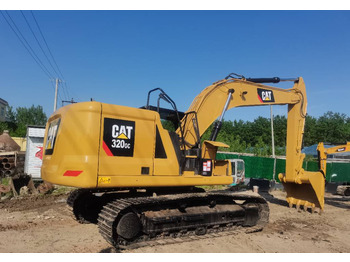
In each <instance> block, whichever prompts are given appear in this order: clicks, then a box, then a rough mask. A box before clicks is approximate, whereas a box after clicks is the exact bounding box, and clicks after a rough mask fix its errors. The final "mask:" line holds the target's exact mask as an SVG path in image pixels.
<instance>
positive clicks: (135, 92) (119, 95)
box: [0, 9, 350, 121]
mask: <svg viewBox="0 0 350 262" xmlns="http://www.w3.org/2000/svg"><path fill="white" fill-rule="evenodd" d="M32 14H34V17H35V19H36V21H37V23H38V25H39V27H40V30H41V32H42V34H43V36H44V38H45V41H46V44H47V46H48V47H49V50H50V52H51V54H52V56H53V58H54V60H53V59H52V57H51V55H50V53H49V51H48V49H47V47H46V44H45V42H44V40H43V38H42V37H41V34H40V31H39V30H38V27H37V25H36V23H35V20H34V18H33V15H32ZM3 15H4V16H5V17H6V18H7V21H9V22H10V23H11V20H10V18H9V16H8V15H10V17H11V19H12V20H13V21H14V23H15V24H16V26H17V28H18V29H19V30H20V32H21V34H22V35H23V36H24V37H25V39H26V40H25V41H27V42H28V43H29V44H30V46H31V48H32V49H33V50H34V52H35V54H36V55H37V56H38V57H39V59H40V61H41V62H42V64H43V65H44V66H45V68H47V71H49V76H48V74H47V72H45V70H43V69H42V68H41V67H39V65H38V64H37V63H36V62H35V60H34V59H33V58H32V56H31V55H30V54H29V52H28V51H27V49H26V48H25V47H24V46H23V44H22V43H21V42H20V40H19V39H18V38H17V36H16V34H15V33H14V32H13V31H12V29H11V28H10V26H9V25H8V23H7V22H6V20H5V19H4V16H3ZM24 17H25V18H26V19H27V21H28V23H29V25H30V27H29V26H28V24H27V22H26V20H25V18H24ZM12 26H13V28H15V27H14V25H13V24H12ZM30 28H31V29H32V31H33V32H34V34H35V35H36V37H37V39H38V41H39V43H40V44H41V47H42V48H43V50H44V51H45V53H46V56H47V57H45V55H44V54H43V52H42V50H41V48H40V46H39V45H38V43H37V41H36V39H35V38H34V36H33V34H32V32H31V29H30ZM349 28H350V11H342V10H340V11H327V10H326V11H290V10H285V11H253V10H248V11H234V10H232V11H228V10H226V11H215V10H208V11H206V10H203V11H199V10H198V11H172V10H166V11H165V10H163V11H146V10H144V11H136V10H131V11H96V10H90V11H55V10H52V11H40V10H34V11H32V12H31V11H30V10H25V11H23V13H22V12H21V11H19V10H13V11H4V9H2V14H0V36H1V38H0V39H1V41H0V58H1V60H0V90H1V92H0V98H2V99H4V100H6V101H7V102H8V103H9V105H10V106H13V107H14V108H16V107H20V106H21V107H30V106H32V105H35V106H37V105H41V106H43V108H44V111H45V113H46V114H47V115H48V116H50V115H51V114H52V113H53V107H54V81H53V79H54V78H57V77H59V78H60V79H62V80H64V82H63V83H61V84H60V85H59V98H58V100H59V101H58V107H60V106H62V102H61V101H62V100H70V99H72V98H73V99H74V101H77V102H83V101H89V100H90V99H91V98H92V99H94V100H96V101H100V102H103V103H110V104H118V105H124V106H130V107H140V106H143V105H145V104H146V99H147V93H148V91H149V90H151V89H153V88H157V87H160V88H162V89H163V90H164V91H165V92H166V93H167V94H168V95H169V96H170V97H171V98H172V99H173V100H174V101H175V103H176V104H177V107H178V109H179V110H180V111H186V110H187V108H188V107H189V106H190V104H191V102H192V100H193V99H194V98H195V96H196V95H197V94H199V93H200V92H201V91H202V90H203V89H204V88H205V87H207V86H209V85H211V84H212V83H214V82H216V81H218V80H221V79H223V78H225V77H226V76H227V75H228V74H230V73H237V74H241V75H244V76H245V77H275V76H277V77H281V78H295V77H303V79H304V81H305V84H306V91H307V99H308V114H309V115H311V116H314V117H319V116H322V115H323V114H324V113H326V112H327V111H333V112H339V113H344V114H347V115H349V116H350V110H349V102H350V101H349V97H350V88H349V86H350V85H349V76H350V30H349ZM22 41H23V40H22ZM48 60H49V61H50V62H49V61H48ZM50 63H51V64H50ZM55 64H57V66H58V69H57V67H56V65H55ZM51 65H52V66H51ZM54 68H55V70H54ZM55 71H56V72H55ZM271 85H273V84H271ZM274 86H277V87H278V86H281V87H283V88H290V87H292V84H291V83H289V84H283V85H280V84H276V85H274ZM152 102H153V104H156V99H154V100H153V101H152ZM65 104H67V103H65ZM162 106H164V107H166V106H167V105H166V104H162ZM273 113H274V115H286V113H287V107H286V106H274V107H273ZM259 116H262V117H269V116H270V108H269V107H258V108H256V107H249V108H234V109H232V110H230V111H228V112H227V113H226V115H225V120H239V119H242V120H244V121H253V120H254V119H255V118H257V117H259Z"/></svg>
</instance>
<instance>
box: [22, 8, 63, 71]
mask: <svg viewBox="0 0 350 262" xmlns="http://www.w3.org/2000/svg"><path fill="white" fill-rule="evenodd" d="M21 14H22V16H23V18H24V20H25V21H26V23H27V25H28V27H29V29H30V31H31V32H32V34H33V36H34V38H35V40H36V42H37V43H38V45H39V47H40V49H41V51H42V52H43V54H44V56H45V57H46V60H47V61H48V62H49V64H50V66H51V68H52V69H53V71H55V73H56V75H57V76H58V73H57V71H56V69H55V68H54V67H53V65H52V64H51V61H50V59H49V58H48V57H47V55H46V53H45V51H44V49H43V48H42V46H41V44H40V42H39V40H38V38H37V37H36V35H35V33H34V31H33V29H32V27H31V26H30V24H29V22H28V20H27V18H26V17H25V15H24V13H23V11H22V10H21Z"/></svg>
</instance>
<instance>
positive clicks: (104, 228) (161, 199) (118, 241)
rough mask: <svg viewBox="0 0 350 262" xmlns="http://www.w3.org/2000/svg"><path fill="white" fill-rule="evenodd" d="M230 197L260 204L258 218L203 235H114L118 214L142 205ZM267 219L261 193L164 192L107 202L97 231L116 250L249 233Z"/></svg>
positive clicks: (136, 209)
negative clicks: (177, 193) (247, 224)
mask: <svg viewBox="0 0 350 262" xmlns="http://www.w3.org/2000/svg"><path fill="white" fill-rule="evenodd" d="M208 196H210V197H217V198H220V197H226V198H227V197H231V198H232V200H235V201H236V200H239V201H247V202H250V203H255V204H257V205H258V207H259V220H258V222H257V223H256V224H255V225H254V226H251V227H243V226H237V225H232V224H230V223H228V224H227V225H222V224H221V225H220V226H219V225H217V226H211V227H208V228H207V230H206V234H205V235H198V234H196V233H198V232H196V230H191V231H188V230H186V231H185V232H183V231H181V230H180V231H179V232H172V233H170V234H168V232H167V233H165V232H163V233H160V234H159V233H158V234H157V235H153V236H150V235H146V234H140V235H139V236H137V237H135V238H134V239H132V240H126V239H123V238H121V237H120V236H117V234H116V230H115V227H116V224H117V222H118V219H119V218H120V217H121V215H123V214H125V213H127V212H130V211H135V212H137V211H138V210H140V209H142V208H144V207H145V206H152V205H158V206H159V205H161V206H164V208H166V205H167V203H169V201H185V200H186V199H189V198H192V199H193V198H198V199H200V198H206V197H208ZM268 220H269V207H268V204H267V202H266V200H265V199H264V198H262V197H260V196H252V195H247V194H238V193H234V192H230V191H215V192H213V191H212V192H206V193H191V194H179V195H165V196H158V197H138V198H125V199H117V200H114V201H111V202H109V203H107V204H106V205H105V206H104V207H103V208H102V211H101V212H100V214H99V217H98V227H99V232H100V233H101V235H102V236H103V238H104V239H105V240H106V241H107V242H108V243H109V244H111V245H112V246H114V247H115V248H117V249H134V248H138V247H142V246H145V245H147V246H152V245H162V244H170V243H179V242H184V241H191V240H196V239H203V238H208V237H218V236H224V235H230V234H236V233H252V232H257V231H261V230H262V229H263V227H264V226H265V225H266V224H267V223H268Z"/></svg>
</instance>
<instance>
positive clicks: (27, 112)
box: [0, 105, 47, 137]
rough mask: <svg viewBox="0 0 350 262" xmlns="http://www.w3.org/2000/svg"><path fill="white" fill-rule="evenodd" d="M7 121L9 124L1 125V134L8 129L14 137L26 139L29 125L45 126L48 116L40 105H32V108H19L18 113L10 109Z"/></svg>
mask: <svg viewBox="0 0 350 262" xmlns="http://www.w3.org/2000/svg"><path fill="white" fill-rule="evenodd" d="M7 119H8V120H9V121H8V122H5V123H1V124H0V132H1V133H2V132H3V131H4V130H5V129H7V130H9V132H10V135H11V136H14V137H16V136H18V137H25V136H26V132H27V126H28V125H45V124H46V122H47V116H46V114H45V113H44V110H43V108H42V106H40V105H38V106H34V105H32V106H31V107H30V108H26V107H17V108H16V111H14V110H13V108H12V107H9V108H8V110H7Z"/></svg>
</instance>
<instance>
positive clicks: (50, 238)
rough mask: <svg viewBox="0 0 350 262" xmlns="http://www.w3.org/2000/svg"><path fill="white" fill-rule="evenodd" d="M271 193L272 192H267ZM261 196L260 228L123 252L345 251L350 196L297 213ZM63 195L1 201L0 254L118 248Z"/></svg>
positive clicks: (280, 197)
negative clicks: (264, 206) (266, 213)
mask: <svg viewBox="0 0 350 262" xmlns="http://www.w3.org/2000/svg"><path fill="white" fill-rule="evenodd" d="M271 194H272V195H271ZM271 194H270V195H265V196H266V199H267V200H268V202H269V207H270V222H269V224H268V225H267V226H266V227H265V229H264V230H263V231H261V232H256V233H251V234H244V233H242V234H238V235H237V234H236V235H229V236H222V237H211V238H207V239H202V240H194V241H191V242H183V243H176V244H168V245H160V246H153V247H150V246H149V247H142V248H138V249H133V250H124V251H123V252H125V253H169V252H171V253H276V252H277V253H349V252H350V241H349V236H350V225H349V223H350V222H349V221H350V198H349V197H340V196H336V195H331V194H326V206H325V211H324V212H323V213H322V214H321V215H320V214H318V213H316V214H315V213H314V214H311V213H309V212H304V211H301V212H297V211H296V209H295V208H293V209H290V208H288V207H287V205H286V201H285V193H284V192H282V191H274V192H272V193H271ZM66 199H67V194H63V195H47V196H37V197H25V198H22V199H12V200H2V201H1V202H0V253H98V252H102V253H108V252H116V251H115V250H114V249H113V248H111V246H110V245H109V244H108V243H107V242H106V241H105V240H104V239H103V238H102V237H101V236H100V234H99V232H98V228H97V226H96V225H93V224H79V223H77V222H76V221H74V220H73V218H72V217H71V214H70V212H69V210H68V209H67V206H66Z"/></svg>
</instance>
